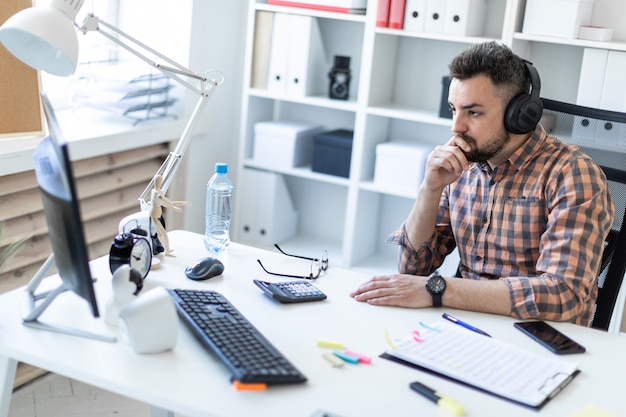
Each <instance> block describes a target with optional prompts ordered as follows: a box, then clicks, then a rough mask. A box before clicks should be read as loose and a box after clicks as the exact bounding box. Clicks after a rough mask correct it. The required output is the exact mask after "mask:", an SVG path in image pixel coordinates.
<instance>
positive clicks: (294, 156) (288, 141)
mask: <svg viewBox="0 0 626 417" xmlns="http://www.w3.org/2000/svg"><path fill="white" fill-rule="evenodd" d="M321 130H322V127H321V126H315V125H308V124H302V123H294V122H276V121H269V122H258V123H256V124H255V125H254V149H253V152H254V155H253V159H254V161H255V162H257V163H259V164H261V165H266V166H268V167H269V168H272V169H276V168H282V169H287V168H293V167H295V166H299V165H305V164H309V163H310V162H311V151H312V148H313V135H314V134H315V133H317V132H320V131H321Z"/></svg>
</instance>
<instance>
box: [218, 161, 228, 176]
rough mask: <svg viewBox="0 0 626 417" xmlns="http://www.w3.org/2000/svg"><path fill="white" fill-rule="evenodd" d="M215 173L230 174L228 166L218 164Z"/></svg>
mask: <svg viewBox="0 0 626 417" xmlns="http://www.w3.org/2000/svg"><path fill="white" fill-rule="evenodd" d="M215 172H217V173H218V174H226V173H227V172H228V164H225V163H223V162H218V163H216V164H215Z"/></svg>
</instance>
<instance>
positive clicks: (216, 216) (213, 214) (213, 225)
mask: <svg viewBox="0 0 626 417" xmlns="http://www.w3.org/2000/svg"><path fill="white" fill-rule="evenodd" d="M232 195H233V184H232V182H230V178H228V164H224V163H217V164H215V174H213V176H212V177H211V179H210V180H209V183H208V184H207V188H206V211H205V222H206V229H205V232H204V246H205V247H206V248H207V249H208V250H209V251H210V252H216V253H218V252H222V251H223V250H224V249H226V248H227V247H228V245H229V244H230V218H231V214H232V210H231V197H232Z"/></svg>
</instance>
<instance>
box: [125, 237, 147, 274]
mask: <svg viewBox="0 0 626 417" xmlns="http://www.w3.org/2000/svg"><path fill="white" fill-rule="evenodd" d="M151 264H152V251H151V248H150V243H149V242H148V241H147V240H146V239H144V238H138V239H135V243H134V245H133V248H132V250H131V252H130V266H131V268H133V269H136V270H137V271H139V273H140V274H141V277H142V278H145V277H146V275H148V272H150V265H151Z"/></svg>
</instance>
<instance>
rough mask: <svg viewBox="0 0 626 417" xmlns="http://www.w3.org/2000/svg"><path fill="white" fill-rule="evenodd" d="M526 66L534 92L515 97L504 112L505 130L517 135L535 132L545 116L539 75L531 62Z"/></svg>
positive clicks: (526, 63)
mask: <svg viewBox="0 0 626 417" xmlns="http://www.w3.org/2000/svg"><path fill="white" fill-rule="evenodd" d="M525 65H526V70H527V72H528V75H529V77H530V83H531V87H532V90H531V92H530V94H529V93H521V94H518V95H516V96H515V97H513V98H512V99H511V101H510V102H509V104H508V105H507V106H506V109H505V110H504V128H505V129H506V130H507V132H509V133H513V134H517V135H520V134H524V133H528V132H530V131H532V130H534V129H535V127H536V126H537V123H539V120H541V115H542V114H543V102H542V101H541V98H540V97H539V90H540V88H541V81H540V79H539V74H538V73H537V70H536V69H535V68H534V67H533V66H532V64H530V63H529V62H525Z"/></svg>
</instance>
